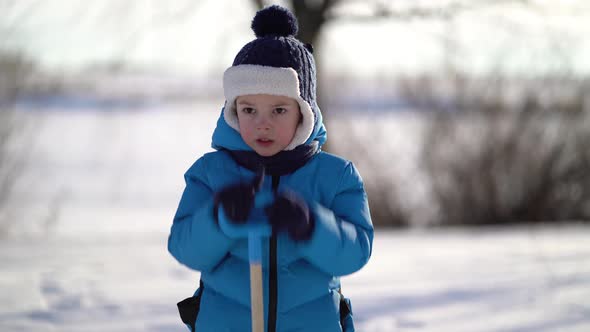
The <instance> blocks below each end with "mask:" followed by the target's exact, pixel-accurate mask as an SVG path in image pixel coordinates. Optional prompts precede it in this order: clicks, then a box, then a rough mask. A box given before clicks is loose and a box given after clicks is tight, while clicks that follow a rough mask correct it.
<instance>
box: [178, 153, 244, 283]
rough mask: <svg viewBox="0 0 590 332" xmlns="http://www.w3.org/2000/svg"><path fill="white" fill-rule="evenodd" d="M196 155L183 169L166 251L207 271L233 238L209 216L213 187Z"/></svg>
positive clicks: (215, 262) (226, 249)
mask: <svg viewBox="0 0 590 332" xmlns="http://www.w3.org/2000/svg"><path fill="white" fill-rule="evenodd" d="M204 163H205V160H204V159H203V158H200V159H199V160H197V161H196V162H195V164H194V165H193V166H192V167H191V168H190V169H189V170H188V171H187V172H186V174H185V176H184V178H185V182H186V187H185V189H184V192H183V194H182V198H181V199H180V203H179V205H178V209H177V211H176V215H175V216H174V222H173V224H172V228H171V230H170V236H169V237H168V251H169V252H170V253H171V254H172V256H174V258H176V260H177V261H178V262H180V263H182V264H184V265H186V266H188V267H190V268H191V269H194V270H198V271H204V272H206V271H210V270H212V269H213V268H215V266H217V265H218V264H219V263H220V262H221V261H222V260H223V258H224V257H225V256H226V255H227V253H228V252H229V250H230V248H231V247H232V245H233V243H234V240H232V239H230V238H228V237H227V236H226V235H225V234H224V233H223V232H222V231H221V229H220V228H219V226H218V225H217V223H216V222H215V219H214V216H213V190H212V189H211V188H210V187H209V185H208V181H207V178H206V175H205V174H204V167H205V166H204Z"/></svg>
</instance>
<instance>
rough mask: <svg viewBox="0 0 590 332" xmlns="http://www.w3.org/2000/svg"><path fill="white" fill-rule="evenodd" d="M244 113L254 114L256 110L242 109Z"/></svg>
mask: <svg viewBox="0 0 590 332" xmlns="http://www.w3.org/2000/svg"><path fill="white" fill-rule="evenodd" d="M242 112H244V113H246V114H252V113H254V109H253V108H252V107H244V108H242Z"/></svg>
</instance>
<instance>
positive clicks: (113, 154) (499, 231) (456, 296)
mask: <svg viewBox="0 0 590 332" xmlns="http://www.w3.org/2000/svg"><path fill="white" fill-rule="evenodd" d="M218 112H219V103H210V104H206V103H204V104H199V105H171V106H169V107H161V106H158V107H153V108H146V109H143V110H141V111H136V110H125V109H120V110H110V111H108V112H96V111H94V110H92V109H89V110H86V111H84V110H82V111H80V110H77V111H76V112H72V111H71V110H63V109H59V108H58V109H53V110H46V111H43V112H40V111H25V112H23V113H21V115H22V116H23V117H24V118H26V119H28V120H29V121H28V122H27V123H28V124H27V128H30V129H32V132H33V133H34V135H32V136H26V135H25V137H20V138H19V140H17V141H16V142H15V143H14V146H15V147H17V148H19V149H22V150H23V151H26V157H27V160H29V161H30V160H34V161H35V162H33V163H31V162H28V163H27V166H26V167H24V168H23V176H21V177H19V179H18V181H17V182H16V184H15V188H14V192H15V196H14V198H13V200H12V201H11V202H10V204H9V205H8V206H9V207H10V208H9V209H7V210H5V211H0V212H2V213H3V215H4V216H13V218H9V219H8V220H11V222H10V223H4V224H2V225H0V226H1V227H2V228H1V230H2V234H3V237H2V238H0V331H1V332H17V331H35V332H36V331H49V332H51V331H59V332H62V331H63V332H90V331H101V332H104V331H109V332H110V331H113V332H123V331H125V332H136V331H137V332H139V331H152V332H164V331H166V332H173V331H179V332H180V331H185V328H184V326H183V325H182V323H181V322H180V319H179V317H178V315H177V312H176V302H177V301H179V300H181V299H183V298H185V297H187V296H190V295H191V294H192V292H193V291H194V289H195V287H196V285H197V283H198V273H196V272H194V271H190V270H188V269H187V268H185V267H183V266H181V265H179V264H178V263H176V262H175V261H174V259H173V258H172V257H171V256H170V255H169V254H168V253H167V250H166V237H167V232H168V229H169V227H170V223H171V220H172V216H173V214H174V211H175V209H176V204H177V201H178V199H179V198H180V194H181V191H182V188H183V186H184V184H183V179H182V174H183V172H184V171H185V170H186V169H187V168H188V167H189V166H190V164H191V163H192V162H193V160H194V159H195V158H197V157H198V156H200V155H201V154H202V153H203V152H205V151H207V150H209V147H208V146H209V142H210V136H211V133H212V130H213V128H214V125H215V121H216V119H217V116H218ZM405 120H407V119H405ZM405 120H403V118H401V117H399V118H397V117H390V118H388V120H387V121H381V122H382V123H385V122H386V123H387V124H386V126H391V131H390V132H391V135H392V136H391V138H392V140H393V141H395V142H399V143H400V144H399V149H398V150H397V154H398V155H404V156H406V160H404V163H405V165H406V166H404V168H402V169H406V170H408V172H409V170H410V169H411V168H412V167H411V165H412V160H411V158H410V159H408V158H407V156H408V155H410V156H411V155H412V153H411V151H410V152H408V151H407V150H408V148H409V147H408V144H407V143H406V144H404V142H408V141H410V142H413V140H412V139H411V136H408V135H412V133H413V135H416V132H415V129H416V126H415V123H414V124H411V123H408V122H404V121H405ZM412 121H413V120H412ZM358 123H363V121H362V119H360V120H359V122H358ZM365 123H366V122H365ZM412 123H413V122H412ZM339 125H341V124H338V123H337V122H336V121H335V122H333V123H332V124H331V125H330V126H328V131H329V134H330V136H329V139H334V138H337V137H338V135H342V133H338V132H337V130H333V131H332V132H331V131H330V130H332V129H337V128H339V127H338V126H339ZM357 127H362V126H357ZM404 130H405V131H406V132H405V133H404V132H403V131H404ZM408 137H410V138H408ZM18 142H26V144H25V146H20V147H19V146H18V145H19V143H18ZM395 155H396V154H395V153H394V154H393V157H392V155H389V156H390V157H392V158H394V157H395ZM413 155H415V153H414V154H413ZM361 171H362V170H361ZM406 175H407V174H397V175H396V176H398V177H404V176H406ZM410 176H411V175H410ZM407 181H410V180H407ZM419 197H420V195H416V196H415V200H414V204H418V203H417V202H418V201H419V200H418V199H419ZM343 291H344V293H345V294H346V295H348V296H349V297H351V298H352V301H353V303H352V304H353V312H354V315H355V319H356V325H357V330H358V331H361V332H376V331H383V332H386V331H433V332H434V331H437V332H440V331H449V332H461V331H464V332H479V331H481V332H533V331H535V332H537V331H542V332H546V331H580V332H584V331H590V227H589V226H583V225H576V224H570V225H562V226H555V225H554V226H549V225H530V226H520V227H516V228H477V229H461V228H452V229H445V230H431V231H426V230H421V231H418V230H411V231H379V232H377V234H376V237H375V243H374V252H373V257H372V259H371V261H370V262H369V264H368V265H367V266H366V267H365V268H364V269H363V270H361V271H360V272H358V273H356V274H354V275H351V276H348V277H346V278H344V280H343Z"/></svg>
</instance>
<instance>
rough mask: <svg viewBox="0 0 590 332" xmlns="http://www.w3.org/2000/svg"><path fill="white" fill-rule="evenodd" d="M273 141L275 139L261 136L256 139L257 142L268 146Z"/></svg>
mask: <svg viewBox="0 0 590 332" xmlns="http://www.w3.org/2000/svg"><path fill="white" fill-rule="evenodd" d="M272 142H273V140H271V139H268V138H259V139H257V140H256V143H258V144H260V145H262V146H268V145H271V144H272Z"/></svg>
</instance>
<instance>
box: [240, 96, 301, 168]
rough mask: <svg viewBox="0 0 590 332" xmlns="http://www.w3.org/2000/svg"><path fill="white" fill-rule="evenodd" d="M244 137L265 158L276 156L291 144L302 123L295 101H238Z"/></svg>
mask: <svg viewBox="0 0 590 332" xmlns="http://www.w3.org/2000/svg"><path fill="white" fill-rule="evenodd" d="M236 110H237V112H238V123H239V125H240V135H242V139H243V140H244V142H246V144H248V146H250V147H251V148H252V149H254V151H256V153H258V154H259V155H261V156H264V157H269V156H273V155H275V154H277V153H279V152H281V151H283V150H284V149H285V147H287V146H288V145H289V143H291V140H292V139H293V136H294V135H295V131H296V130H297V126H298V125H299V122H300V120H301V112H300V111H299V103H297V101H296V100H295V99H293V98H289V97H284V96H274V95H265V94H256V95H244V96H240V97H238V98H237V99H236Z"/></svg>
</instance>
